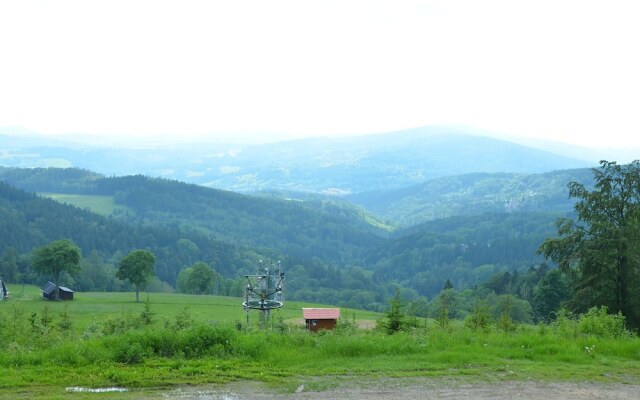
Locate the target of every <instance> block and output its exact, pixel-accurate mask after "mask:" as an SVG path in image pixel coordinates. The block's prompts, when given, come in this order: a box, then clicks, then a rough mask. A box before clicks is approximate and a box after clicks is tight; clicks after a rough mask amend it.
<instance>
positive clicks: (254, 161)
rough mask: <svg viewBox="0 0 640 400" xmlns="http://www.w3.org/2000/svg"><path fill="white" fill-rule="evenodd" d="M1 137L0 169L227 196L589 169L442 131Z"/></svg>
mask: <svg viewBox="0 0 640 400" xmlns="http://www.w3.org/2000/svg"><path fill="white" fill-rule="evenodd" d="M2 139H3V138H2V136H0V144H2V145H3V151H2V152H0V164H1V165H5V166H12V167H44V166H59V167H76V168H85V169H89V170H91V171H96V172H99V173H103V174H105V175H108V176H114V175H116V176H123V175H133V174H142V175H146V176H152V177H164V178H168V179H175V180H180V181H183V182H190V183H196V184H199V185H203V186H209V187H215V188H220V189H225V190H232V191H235V192H255V191H260V190H293V191H302V192H311V193H325V194H336V193H337V194H345V193H360V192H366V191H372V190H389V189H394V188H395V189H397V188H402V187H406V186H411V185H415V184H420V183H423V182H424V181H426V180H428V179H433V178H438V177H443V176H454V175H460V174H467V173H475V172H487V173H496V172H510V173H540V172H547V171H553V170H559V169H567V168H582V167H590V166H593V165H591V164H589V163H587V162H585V161H581V160H576V159H572V158H569V157H564V156H559V155H556V154H552V153H550V152H545V151H542V150H537V149H534V148H531V147H527V146H522V145H518V144H515V143H511V142H507V141H503V140H498V139H493V138H489V137H484V136H478V135H475V134H474V132H472V131H468V130H464V129H459V128H452V127H442V126H428V127H422V128H415V129H408V130H404V131H398V132H390V133H382V134H375V135H366V136H358V137H350V138H339V139H338V138H313V139H301V140H292V141H286V142H277V143H267V144H255V145H223V144H215V145H214V144H206V143H198V144H182V145H176V146H152V145H149V146H145V147H144V148H135V147H130V148H122V147H120V148H109V147H104V146H86V145H85V146H78V145H77V144H76V145H68V144H65V143H64V142H55V143H51V144H44V145H43V144H42V143H41V142H42V141H41V140H40V141H39V140H36V139H34V140H32V141H31V142H29V141H25V140H22V141H16V140H4V141H3V140H2ZM115 160H117V162H116V161H115Z"/></svg>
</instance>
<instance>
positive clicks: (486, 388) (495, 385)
mask: <svg viewBox="0 0 640 400" xmlns="http://www.w3.org/2000/svg"><path fill="white" fill-rule="evenodd" d="M311 385H312V386H313V383H311ZM159 398H166V399H185V400H265V399H288V400H296V399H301V400H302V399H342V400H355V399H358V400H359V399H368V400H379V399H394V400H399V399H465V400H484V399H524V400H564V399H567V400H568V399H571V400H575V399H591V400H593V399H607V400H609V399H610V400H617V399H629V400H631V399H633V400H637V399H640V385H631V384H622V383H593V382H581V383H575V382H572V383H569V382H534V381H513V382H510V381H507V382H492V383H463V382H456V381H449V380H446V379H434V378H412V379H398V380H394V379H392V378H382V379H380V380H375V381H373V380H372V381H367V382H362V381H358V382H356V383H355V385H352V384H349V382H348V381H342V382H341V383H339V384H337V386H336V387H331V388H327V389H326V390H320V391H313V390H310V389H307V388H306V387H305V385H300V386H299V387H298V389H297V390H296V392H295V393H286V394H284V393H279V392H278V391H277V389H273V388H267V387H265V386H264V385H262V384H259V383H253V382H236V383H232V384H228V385H224V386H219V387H183V388H179V389H175V390H171V391H169V392H164V393H162V395H161V396H160V397H159Z"/></svg>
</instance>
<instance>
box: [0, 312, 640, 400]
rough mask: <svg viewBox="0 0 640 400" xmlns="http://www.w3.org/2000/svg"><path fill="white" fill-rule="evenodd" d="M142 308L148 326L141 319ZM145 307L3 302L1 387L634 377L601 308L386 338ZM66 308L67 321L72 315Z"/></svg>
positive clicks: (613, 320)
mask: <svg viewBox="0 0 640 400" xmlns="http://www.w3.org/2000/svg"><path fill="white" fill-rule="evenodd" d="M5 305H6V304H5ZM149 307H151V311H153V312H152V313H151V314H152V315H153V316H154V317H153V319H155V321H150V320H149V319H148V318H147V317H148V314H149V311H150V310H149ZM153 307H154V304H153V303H152V304H151V305H149V304H147V305H146V306H145V305H140V308H139V309H137V312H134V311H133V310H129V311H127V312H122V313H119V314H116V315H111V316H108V317H104V318H99V317H96V318H94V319H93V320H92V322H91V323H89V324H85V326H84V328H83V330H82V331H78V330H73V329H67V328H66V327H65V325H64V324H61V323H60V321H61V320H62V319H61V317H57V320H56V319H53V320H51V321H47V318H44V314H45V313H44V310H43V309H41V310H40V312H38V313H36V316H35V317H34V316H33V313H32V312H31V311H30V310H25V309H24V308H21V305H20V304H19V303H17V302H16V303H14V304H11V305H9V307H3V308H2V309H0V320H1V321H2V326H3V327H4V329H2V330H1V331H0V347H1V348H2V349H3V351H2V352H0V368H2V369H3V371H4V373H3V374H0V387H5V388H14V389H16V390H17V389H19V388H26V387H31V386H33V385H34V383H37V384H39V385H44V386H47V385H49V386H65V385H66V386H74V385H87V386H104V385H126V386H129V387H141V386H159V385H167V384H178V383H205V382H224V381H228V380H234V379H261V380H265V381H278V382H282V381H283V380H296V379H300V377H301V376H318V375H345V374H364V375H372V374H373V375H379V374H386V375H391V376H452V375H453V376H464V377H471V378H473V377H476V378H479V379H480V378H481V379H581V380H585V379H588V380H592V379H610V380H611V379H613V380H623V381H631V382H634V383H638V382H639V381H640V340H639V339H638V337H637V336H635V335H631V334H629V333H628V332H626V331H624V329H622V330H621V331H620V324H619V319H617V318H618V317H616V316H609V315H607V314H606V313H605V312H602V310H595V311H593V312H590V313H587V314H586V315H585V316H582V317H581V318H569V317H562V318H560V319H559V320H558V321H557V322H556V323H554V324H550V325H539V326H528V325H522V326H519V327H518V328H517V329H515V330H511V331H508V332H505V331H504V330H502V329H499V328H498V327H488V328H486V329H481V330H474V329H472V328H471V327H468V326H465V325H464V324H462V323H454V324H450V325H449V326H448V327H446V328H445V329H442V328H440V327H438V326H436V325H437V324H435V322H432V324H433V325H432V326H430V327H429V328H428V329H425V327H419V328H411V329H409V330H406V331H401V332H398V333H396V334H393V335H388V334H387V333H386V332H385V331H384V330H383V329H378V330H360V329H357V328H356V327H355V325H354V324H353V323H350V322H344V323H342V324H339V325H338V328H337V329H336V330H334V331H321V332H319V333H311V332H307V331H305V330H304V329H303V328H300V327H297V326H294V325H287V324H284V323H283V322H282V320H281V321H279V322H277V323H275V324H273V325H272V327H271V329H268V330H259V329H258V328H257V327H256V326H255V325H251V324H250V325H247V324H245V323H237V322H236V321H234V322H232V321H226V322H213V321H210V320H209V321H208V320H204V319H201V318H194V317H193V314H191V313H190V311H189V307H186V306H185V304H182V305H181V308H179V309H177V310H176V311H175V312H174V313H173V314H170V315H168V314H165V315H163V316H162V318H156V317H157V316H158V314H159V313H156V312H155V310H154V309H153ZM63 310H64V309H63ZM58 311H59V310H57V309H53V308H52V311H50V312H53V313H54V314H55V313H56V312H58ZM48 312H49V311H48ZM65 312H66V313H67V314H68V315H67V319H68V320H70V321H71V322H73V321H74V318H75V317H74V314H73V310H71V309H70V308H67V309H66V310H65ZM56 321H58V322H56ZM74 325H75V324H74ZM151 371H153V372H151ZM0 394H1V389H0Z"/></svg>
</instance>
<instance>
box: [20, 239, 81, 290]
mask: <svg viewBox="0 0 640 400" xmlns="http://www.w3.org/2000/svg"><path fill="white" fill-rule="evenodd" d="M32 263H33V269H34V270H35V271H36V272H37V273H39V274H41V275H44V274H51V275H53V280H54V283H55V284H56V300H59V298H60V296H59V295H60V292H59V288H58V286H59V284H60V274H62V272H67V273H69V274H75V273H77V272H79V271H80V249H79V248H78V246H76V245H75V244H74V243H73V242H72V241H71V240H68V239H62V240H56V241H54V242H51V243H49V244H48V245H46V246H42V247H40V248H38V249H36V251H35V252H34V253H33V258H32Z"/></svg>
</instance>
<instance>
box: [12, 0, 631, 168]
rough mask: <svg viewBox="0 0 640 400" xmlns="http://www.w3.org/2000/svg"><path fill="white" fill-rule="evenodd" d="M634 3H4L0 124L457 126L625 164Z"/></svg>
mask: <svg viewBox="0 0 640 400" xmlns="http://www.w3.org/2000/svg"><path fill="white" fill-rule="evenodd" d="M639 11H640V4H638V2H637V1H634V0H610V1H606V2H605V1H584V0H562V1H558V0H538V1H513V0H483V1H477V0H398V1H393V2H392V1H380V0H350V1H342V0H326V1H322V2H310V1H298V0H273V1H268V2H265V1H262V0H245V1H200V0H193V1H174V0H167V1H157V0H136V1H125V0H112V1H108V2H95V1H86V0H57V1H48V0H32V1H1V2H0V55H1V56H2V63H0V88H1V89H0V127H5V128H4V129H2V131H3V132H4V133H5V134H6V133H11V132H8V130H12V131H20V130H24V129H26V130H30V131H32V132H35V133H37V134H39V135H53V137H61V138H63V139H65V140H68V141H74V142H75V141H82V142H83V143H92V144H99V145H102V146H105V145H115V144H117V145H127V146H130V145H132V143H133V144H135V145H136V146H150V145H157V144H159V143H165V144H167V143H176V142H179V143H184V142H191V143H193V142H209V143H211V142H213V143H216V142H223V141H224V142H229V141H232V142H235V143H241V144H247V143H253V144H256V143H266V142H269V143H272V142H276V141H282V140H291V139H302V138H308V137H334V138H335V137H350V136H354V135H368V134H372V133H385V132H394V131H399V130H403V129H410V128H415V127H421V126H433V125H454V126H469V127H474V128H473V130H478V129H481V130H482V131H480V132H481V133H480V134H481V135H485V133H482V132H484V131H488V132H490V135H489V136H495V135H494V134H493V133H492V132H498V133H502V134H504V135H508V136H504V135H500V137H501V138H507V139H509V140H517V141H523V140H527V142H526V143H528V144H532V143H533V142H531V141H529V139H528V138H532V139H533V138H535V139H539V140H545V141H549V140H551V141H555V142H559V143H567V144H569V145H571V146H579V147H584V148H587V149H592V148H593V149H595V152H591V151H578V153H575V154H583V155H584V156H583V157H587V158H588V159H590V160H597V159H600V158H614V159H616V160H618V161H629V160H631V159H633V158H637V157H634V156H633V153H631V154H629V153H628V151H629V149H637V148H639V147H640V119H639V118H638V117H637V115H638V110H639V109H640V103H639V101H640V97H639V96H638V93H640V74H638V71H640V57H638V55H637V51H635V49H636V48H637V38H638V37H640V24H638V15H639V13H638V12H639ZM8 127H15V129H7V128H8ZM533 144H535V146H543V147H544V148H545V149H546V150H553V151H562V152H564V151H565V150H564V146H561V145H556V144H551V145H548V144H546V143H542V142H536V143H533ZM610 147H611V148H612V149H614V150H615V149H624V150H625V152H614V150H609V148H610ZM570 151H571V152H575V150H574V149H571V150H570ZM616 151H617V150H616Z"/></svg>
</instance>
